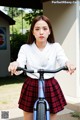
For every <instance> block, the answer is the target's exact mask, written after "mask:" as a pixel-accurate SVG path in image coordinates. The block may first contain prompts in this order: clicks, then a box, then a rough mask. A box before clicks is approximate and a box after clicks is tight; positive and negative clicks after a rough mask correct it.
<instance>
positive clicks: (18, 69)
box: [16, 67, 24, 71]
mask: <svg viewBox="0 0 80 120" xmlns="http://www.w3.org/2000/svg"><path fill="white" fill-rule="evenodd" d="M16 70H17V71H21V70H24V69H23V68H21V67H17V69H16Z"/></svg>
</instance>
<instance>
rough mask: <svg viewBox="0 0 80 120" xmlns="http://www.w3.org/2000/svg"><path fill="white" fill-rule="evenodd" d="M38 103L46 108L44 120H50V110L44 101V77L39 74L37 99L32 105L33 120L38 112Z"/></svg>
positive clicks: (35, 119)
mask: <svg viewBox="0 0 80 120" xmlns="http://www.w3.org/2000/svg"><path fill="white" fill-rule="evenodd" d="M39 103H43V104H44V105H45V108H46V113H45V115H46V118H47V119H46V120H50V108H49V104H48V102H47V100H46V99H45V80H44V75H43V73H42V72H41V73H40V78H39V80H38V99H37V101H36V102H35V104H34V108H33V120H37V112H38V109H37V107H38V104H39Z"/></svg>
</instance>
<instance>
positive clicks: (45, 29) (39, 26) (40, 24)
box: [33, 20, 50, 42]
mask: <svg viewBox="0 0 80 120" xmlns="http://www.w3.org/2000/svg"><path fill="white" fill-rule="evenodd" d="M33 35H34V37H35V39H36V42H45V41H47V38H48V36H49V35H50V29H49V26H48V24H47V23H46V22H45V21H44V20H39V21H37V22H36V24H35V25H34V29H33Z"/></svg>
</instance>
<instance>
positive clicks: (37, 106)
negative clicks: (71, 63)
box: [17, 66, 68, 120]
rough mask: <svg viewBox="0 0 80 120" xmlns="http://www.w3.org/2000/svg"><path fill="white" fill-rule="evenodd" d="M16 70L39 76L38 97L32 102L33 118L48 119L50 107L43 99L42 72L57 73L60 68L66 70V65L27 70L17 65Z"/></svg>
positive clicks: (35, 119)
mask: <svg viewBox="0 0 80 120" xmlns="http://www.w3.org/2000/svg"><path fill="white" fill-rule="evenodd" d="M17 70H18V71H21V70H22V71H23V72H26V73H39V74H40V77H39V79H38V99H37V100H36V102H35V103H34V108H33V120H50V108H49V104H48V102H47V100H46V99H45V81H44V73H57V72H59V71H61V70H68V68H67V67H66V66H63V67H61V68H58V69H56V70H43V69H39V70H36V71H35V70H27V69H25V68H21V67H18V68H17Z"/></svg>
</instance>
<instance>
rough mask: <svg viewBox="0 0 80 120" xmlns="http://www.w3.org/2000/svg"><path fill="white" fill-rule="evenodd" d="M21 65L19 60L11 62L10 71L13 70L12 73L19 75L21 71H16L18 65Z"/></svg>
mask: <svg viewBox="0 0 80 120" xmlns="http://www.w3.org/2000/svg"><path fill="white" fill-rule="evenodd" d="M18 66H19V63H18V62H17V61H14V62H11V63H10V64H9V66H8V71H9V72H11V75H13V74H15V75H19V74H20V73H19V71H16V69H17V67H18Z"/></svg>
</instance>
